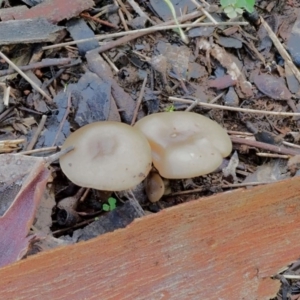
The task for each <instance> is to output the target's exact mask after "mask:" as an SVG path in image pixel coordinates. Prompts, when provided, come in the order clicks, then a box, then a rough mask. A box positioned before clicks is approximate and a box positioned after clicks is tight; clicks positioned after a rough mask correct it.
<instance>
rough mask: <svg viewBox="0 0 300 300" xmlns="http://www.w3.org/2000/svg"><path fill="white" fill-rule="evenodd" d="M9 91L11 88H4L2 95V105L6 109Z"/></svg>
mask: <svg viewBox="0 0 300 300" xmlns="http://www.w3.org/2000/svg"><path fill="white" fill-rule="evenodd" d="M10 89H11V87H10V86H9V87H5V89H4V94H3V103H4V106H6V107H8V106H9V94H10Z"/></svg>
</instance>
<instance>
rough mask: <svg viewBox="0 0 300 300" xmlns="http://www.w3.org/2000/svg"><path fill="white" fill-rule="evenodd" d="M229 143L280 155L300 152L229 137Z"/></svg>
mask: <svg viewBox="0 0 300 300" xmlns="http://www.w3.org/2000/svg"><path fill="white" fill-rule="evenodd" d="M230 139H231V141H232V142H233V143H234V144H240V145H247V146H250V147H255V148H260V149H264V150H267V151H272V152H276V153H280V154H286V155H299V154H300V151H296V150H294V149H289V148H286V147H282V146H275V145H271V144H267V143H262V142H257V141H253V140H248V139H243V138H239V137H235V136H230Z"/></svg>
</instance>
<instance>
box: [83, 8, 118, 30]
mask: <svg viewBox="0 0 300 300" xmlns="http://www.w3.org/2000/svg"><path fill="white" fill-rule="evenodd" d="M80 16H81V17H83V18H87V19H90V20H93V21H94V22H96V23H99V24H102V25H106V26H108V27H112V28H115V29H118V26H116V25H115V24H112V23H110V22H107V21H104V20H101V19H99V18H95V17H92V16H90V15H89V14H88V13H86V12H84V13H81V14H80Z"/></svg>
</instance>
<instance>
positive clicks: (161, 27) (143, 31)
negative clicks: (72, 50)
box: [42, 12, 249, 50]
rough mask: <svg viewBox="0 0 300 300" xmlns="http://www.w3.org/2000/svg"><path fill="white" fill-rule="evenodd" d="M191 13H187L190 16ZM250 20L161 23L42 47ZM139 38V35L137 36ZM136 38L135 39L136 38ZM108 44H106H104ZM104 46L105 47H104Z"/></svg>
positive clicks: (51, 47) (50, 47)
mask: <svg viewBox="0 0 300 300" xmlns="http://www.w3.org/2000/svg"><path fill="white" fill-rule="evenodd" d="M190 15H191V14H188V15H186V16H185V17H187V16H190ZM194 15H195V17H198V16H199V15H200V13H199V12H198V13H197V15H196V14H195V13H194ZM182 18H183V17H182ZM180 20H181V18H178V21H180ZM171 22H172V21H168V22H166V23H171ZM248 24H249V23H248V22H219V23H218V24H214V23H196V24H193V23H189V24H179V25H162V24H160V25H159V26H158V25H156V26H153V27H150V28H144V29H138V30H129V31H122V32H116V33H112V34H103V35H98V36H95V37H93V38H88V39H82V40H76V41H72V42H67V43H60V44H56V45H51V46H45V47H43V48H42V49H43V50H48V49H53V48H58V47H65V46H69V45H76V44H80V43H85V42H90V41H95V40H97V41H99V40H103V39H111V38H115V37H120V36H128V35H131V34H132V35H135V34H140V35H139V36H138V37H140V36H142V35H145V34H147V33H151V32H155V31H160V30H169V29H173V28H178V27H180V28H186V27H206V26H209V27H216V26H224V25H227V26H231V25H248ZM135 38H137V37H135ZM135 38H134V39H135ZM104 46H106V45H104ZM104 46H103V47H104Z"/></svg>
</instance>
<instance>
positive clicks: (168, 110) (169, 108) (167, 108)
mask: <svg viewBox="0 0 300 300" xmlns="http://www.w3.org/2000/svg"><path fill="white" fill-rule="evenodd" d="M174 110H175V106H174V104H172V105H170V106H168V107H166V108H165V111H167V112H172V111H174Z"/></svg>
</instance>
